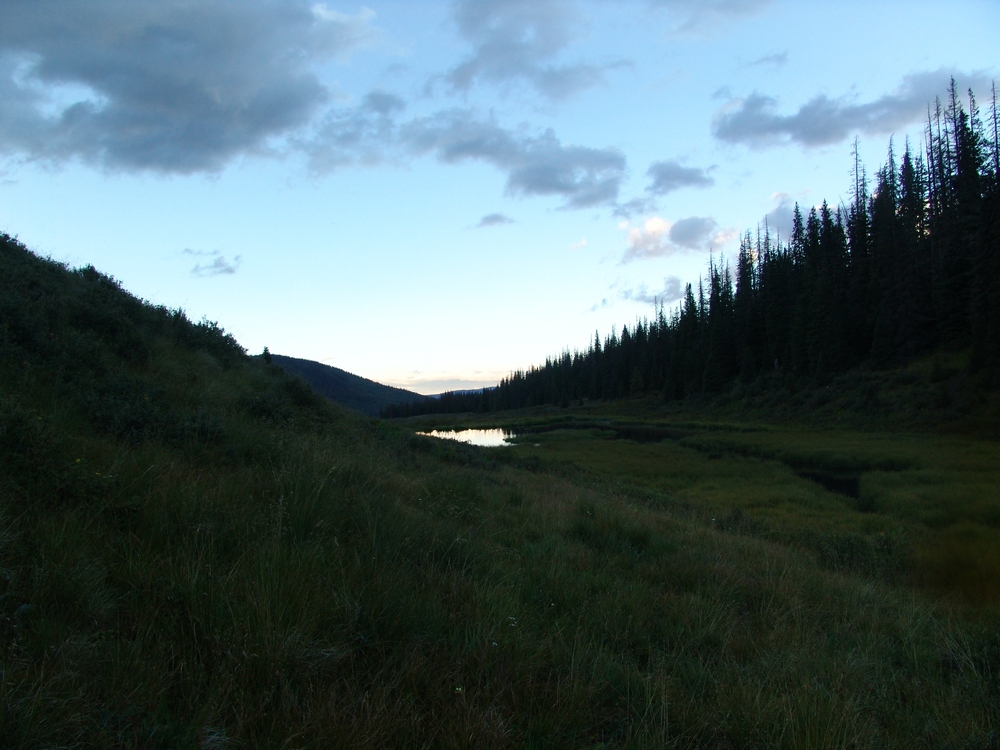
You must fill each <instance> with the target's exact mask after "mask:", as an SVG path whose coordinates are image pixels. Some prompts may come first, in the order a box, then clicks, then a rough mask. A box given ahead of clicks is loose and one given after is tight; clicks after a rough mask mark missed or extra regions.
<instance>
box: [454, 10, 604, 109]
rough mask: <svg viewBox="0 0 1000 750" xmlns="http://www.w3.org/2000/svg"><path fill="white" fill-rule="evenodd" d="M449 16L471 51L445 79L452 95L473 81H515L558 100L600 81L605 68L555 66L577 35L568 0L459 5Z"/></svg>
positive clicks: (575, 17)
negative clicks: (471, 47)
mask: <svg viewBox="0 0 1000 750" xmlns="http://www.w3.org/2000/svg"><path fill="white" fill-rule="evenodd" d="M453 14H454V20H455V24H456V25H457V27H458V30H459V33H460V34H461V35H462V36H463V37H465V39H467V40H468V41H469V42H470V43H471V44H472V45H473V47H474V51H473V53H472V55H471V56H470V57H469V58H468V59H466V60H465V61H464V62H462V63H461V64H460V65H458V66H457V67H455V68H453V69H452V70H451V71H450V72H449V73H448V75H447V80H448V83H449V84H451V86H452V88H453V89H454V90H456V91H467V90H468V89H470V88H471V87H472V86H473V84H474V83H476V82H477V81H486V82H490V83H509V82H511V81H517V80H520V81H526V82H528V83H529V84H530V85H532V86H534V87H535V88H536V89H537V90H538V91H539V92H541V93H542V94H544V95H545V96H547V97H549V98H551V99H563V98H565V97H568V96H571V95H572V94H575V93H577V92H579V91H582V90H583V89H587V88H590V87H592V86H596V85H598V84H600V83H601V82H602V81H603V80H604V70H605V69H606V67H602V66H597V65H592V64H589V63H582V62H580V63H572V64H565V63H560V62H558V58H559V56H560V55H561V53H562V52H563V51H564V50H565V49H566V47H567V46H568V45H569V44H570V43H571V42H572V41H573V40H574V39H575V38H576V37H577V36H578V35H579V34H580V33H581V30H582V29H581V24H580V19H579V16H578V13H577V10H576V5H575V3H574V2H572V0H459V1H458V2H456V3H455V5H454V10H453Z"/></svg>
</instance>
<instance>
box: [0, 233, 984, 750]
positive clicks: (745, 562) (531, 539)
mask: <svg viewBox="0 0 1000 750" xmlns="http://www.w3.org/2000/svg"><path fill="white" fill-rule="evenodd" d="M560 414H561V415H565V416H567V418H568V417H571V416H573V415H572V414H569V413H568V412H560ZM551 416H552V415H551V414H546V415H541V417H543V418H544V419H545V420H549V421H551V420H550V418H551ZM534 418H535V417H532V416H531V415H528V416H525V417H523V419H524V420H525V421H529V420H530V419H534ZM584 418H586V419H591V420H592V421H593V420H594V419H595V418H594V415H587V414H582V415H578V419H579V420H583V419H584ZM596 421H600V422H602V423H601V424H591V425H587V426H586V429H583V430H563V431H561V432H560V431H552V430H547V431H545V432H538V433H535V434H533V435H526V436H525V437H524V438H523V439H522V440H521V443H520V444H519V445H517V446H515V447H513V448H510V449H499V450H493V451H489V450H483V449H475V448H472V447H468V446H463V445H458V444H451V443H445V442H441V441H434V440H432V439H430V438H421V437H418V436H415V435H413V434H412V430H411V428H410V426H408V425H390V424H386V423H378V422H373V421H369V420H366V419H363V418H361V417H360V416H357V415H354V414H352V413H351V412H348V411H345V410H343V409H340V408H339V407H337V406H335V405H333V404H330V403H329V402H328V401H326V400H325V399H321V398H319V397H317V396H316V395H315V394H314V393H313V392H312V391H311V390H309V389H308V388H306V387H305V386H304V385H303V384H302V383H301V381H297V380H295V379H292V378H290V377H289V376H288V375H287V374H285V373H284V371H283V370H281V368H279V367H277V366H276V365H272V366H268V365H266V364H265V363H264V362H262V361H261V360H260V359H259V358H251V357H247V356H246V355H245V353H244V352H243V350H242V349H241V348H240V347H239V345H238V344H237V343H236V342H235V341H233V339H232V338H231V337H229V336H227V335H226V334H225V333H224V331H223V330H222V329H220V328H219V327H218V326H217V325H215V324H212V323H208V322H203V323H200V324H193V323H191V322H190V321H188V320H186V318H185V317H184V316H183V315H182V314H180V313H179V312H176V311H171V310H168V309H164V308H154V307H151V306H149V305H145V304H143V303H141V302H140V301H138V300H136V299H134V298H132V297H130V296H129V295H128V294H127V293H125V292H124V291H123V290H122V289H121V288H120V287H119V286H118V285H117V284H115V283H114V282H113V280H111V279H109V278H107V277H105V276H102V275H101V274H99V273H98V272H96V271H95V270H93V269H83V270H70V269H67V268H64V267H62V266H60V265H59V264H56V263H53V262H50V261H45V260H41V259H39V258H37V257H34V256H32V255H31V254H30V253H28V252H27V251H26V250H25V249H24V248H23V247H21V246H19V245H18V244H17V243H16V242H14V241H12V240H10V239H9V238H2V239H0V634H2V638H0V645H2V652H0V747H12V748H16V747H37V748H41V747H135V748H188V747H190V748H194V747H200V748H225V747H232V748H274V747H286V748H300V747H301V748H306V747H310V748H329V747H332V748H337V747H343V748H348V747H350V748H358V747H361V748H364V747H370V748H376V747H378V748H384V747H400V748H407V747H414V748H417V747H485V748H491V747H493V748H501V747H534V748H546V747H581V748H598V747H601V748H609V747H615V748H625V747H630V748H639V747H676V748H689V747H731V748H736V747H739V748H744V747H760V748H770V747H785V748H820V747H865V748H867V747H870V748H886V747H890V748H913V747H928V748H930V747H933V748H942V747H948V748H988V747H995V746H996V732H997V729H998V727H1000V685H998V682H997V675H998V674H1000V627H998V626H1000V612H998V608H997V590H996V587H995V584H996V580H997V578H996V572H997V569H998V562H997V556H996V550H997V549H998V548H1000V546H998V544H997V541H998V540H997V537H996V535H997V533H998V532H997V531H996V529H997V527H998V525H1000V502H998V500H997V496H998V493H997V492H996V487H997V476H996V466H997V465H1000V461H998V459H1000V455H998V448H997V445H996V443H995V442H989V441H982V440H979V441H977V440H972V439H969V438H958V437H951V438H940V439H939V438H937V437H935V436H933V435H926V434H925V435H902V434H901V435H880V434H875V433H860V432H841V433H831V432H829V431H828V430H823V431H818V430H815V429H810V428H808V427H807V426H800V427H799V428H798V429H797V431H791V430H790V429H789V428H788V427H787V426H786V427H783V428H780V429H775V428H768V427H766V426H764V425H749V424H733V423H728V424H727V423H718V422H715V423H707V422H697V421H692V420H690V419H688V420H686V421H679V420H675V422H674V423H672V424H671V425H668V424H666V421H667V420H665V419H664V420H661V422H660V423H659V424H658V427H659V428H660V429H662V430H665V431H667V430H670V431H671V432H670V434H669V435H667V434H666V433H664V435H663V437H665V438H666V439H665V440H663V441H661V440H659V439H657V436H655V435H654V436H650V435H646V436H643V435H640V434H638V433H632V434H631V438H632V439H626V438H628V437H629V436H628V435H625V434H617V439H613V440H612V439H610V438H612V437H615V436H614V435H609V434H607V433H609V432H615V424H614V420H613V419H612V418H611V417H609V416H607V415H604V416H601V417H600V418H599V419H597V420H596ZM548 426H551V424H549V425H548ZM563 426H564V427H565V426H566V425H563ZM575 426H576V427H581V426H583V425H579V424H578V425H575ZM619 432H621V431H620V430H619ZM640 438H641V439H643V440H648V441H649V442H639V439H640ZM808 471H813V472H814V473H815V472H817V471H825V472H827V473H831V474H837V473H850V472H854V473H855V474H856V475H857V477H858V487H859V491H858V497H857V498H854V497H849V496H847V495H844V494H842V493H839V492H831V491H830V490H828V489H826V488H825V487H824V486H823V485H822V484H821V483H820V482H818V481H817V479H816V478H815V477H813V478H809V477H807V476H803V475H802V473H803V472H808ZM869 499H870V500H871V501H872V503H873V504H872V505H871V507H868V506H865V505H863V504H860V501H862V500H866V501H867V500H869ZM949 510H950V514H949V512H946V511H949ZM970 564H971V565H972V568H969V565H970ZM970 569H971V570H972V571H973V572H972V573H971V574H969V575H967V574H966V573H965V572H964V571H966V570H970ZM963 576H964V577H963Z"/></svg>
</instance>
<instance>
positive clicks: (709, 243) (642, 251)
mask: <svg viewBox="0 0 1000 750" xmlns="http://www.w3.org/2000/svg"><path fill="white" fill-rule="evenodd" d="M619 227H620V228H621V229H622V230H624V231H625V233H626V242H627V244H628V247H627V249H626V250H625V255H624V256H623V257H622V261H621V262H622V263H628V262H629V261H632V260H639V259H645V258H659V257H664V256H668V255H675V254H677V253H682V252H686V251H691V250H710V249H712V248H714V247H717V246H718V245H722V244H725V243H727V242H731V241H732V240H733V239H735V237H736V233H735V232H734V231H732V230H729V229H725V230H722V229H719V225H718V223H717V222H716V221H715V219H712V218H709V217H705V216H691V217H689V218H686V219H680V220H679V221H676V222H669V221H666V220H665V219H661V218H660V217H658V216H654V217H653V218H651V219H647V220H646V222H645V223H644V224H643V225H642V226H638V227H633V226H630V225H629V224H628V222H622V223H621V224H620V225H619Z"/></svg>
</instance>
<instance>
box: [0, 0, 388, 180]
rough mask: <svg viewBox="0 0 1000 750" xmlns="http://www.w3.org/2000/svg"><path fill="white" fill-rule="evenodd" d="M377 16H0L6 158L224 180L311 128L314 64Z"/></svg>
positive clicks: (186, 10)
mask: <svg viewBox="0 0 1000 750" xmlns="http://www.w3.org/2000/svg"><path fill="white" fill-rule="evenodd" d="M372 17H373V14H372V12H371V11H367V10H365V11H362V12H360V13H358V14H357V15H353V16H350V15H345V14H342V13H337V12H335V11H332V10H328V9H327V8H326V7H325V6H324V5H319V4H317V5H310V4H308V3H306V2H303V1H302V0H288V2H281V3H275V2H266V0H242V2H238V3H237V2H227V1H226V0H203V1H201V2H196V3H192V2H186V1H185V0H162V1H161V2H156V3H152V2H130V1H128V0H88V1H87V2H76V1H74V0H31V1H30V2H27V1H17V0H14V1H9V2H5V3H4V4H3V6H2V8H0V151H2V152H6V153H20V154H23V155H26V156H27V157H28V158H31V159H41V160H49V161H52V162H59V161H63V160H67V159H72V158H78V159H81V160H83V161H85V162H88V163H92V164H96V165H99V166H102V167H105V168H109V169H116V170H126V171H137V170H151V171H158V172H178V173H191V172H198V171H213V170H217V169H219V168H221V167H222V166H223V165H224V164H225V163H226V162H227V161H228V160H230V159H232V158H233V157H234V156H237V155H239V154H243V153H248V152H255V151H261V150H264V149H266V148H267V147H268V144H269V142H270V140H271V139H273V138H275V137H280V136H282V135H285V134H287V133H289V132H290V131H293V130H295V129H296V128H299V127H300V126H303V125H305V124H306V123H307V122H309V120H310V119H311V118H312V117H313V116H314V115H315V114H316V112H317V111H318V109H319V108H320V107H321V106H322V105H323V104H324V103H325V102H326V101H327V100H328V98H329V92H328V91H327V89H326V88H325V87H324V86H323V85H322V84H321V83H320V81H319V79H318V78H317V76H316V74H315V73H314V72H313V70H312V68H311V66H312V65H313V64H315V63H317V62H321V61H323V60H327V59H330V58H335V57H342V56H344V55H347V54H349V53H350V52H351V51H352V50H354V49H356V48H358V47H359V46H361V45H362V44H365V43H366V42H367V41H368V40H369V39H370V38H371V36H372V34H373V30H372V26H371V21H372Z"/></svg>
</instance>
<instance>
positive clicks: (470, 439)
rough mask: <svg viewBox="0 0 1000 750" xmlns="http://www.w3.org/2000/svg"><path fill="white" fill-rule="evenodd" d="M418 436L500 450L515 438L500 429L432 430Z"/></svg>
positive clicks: (512, 434)
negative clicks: (499, 448)
mask: <svg viewBox="0 0 1000 750" xmlns="http://www.w3.org/2000/svg"><path fill="white" fill-rule="evenodd" d="M417 434H418V435H426V436H427V437H435V438H441V439H443V440H458V441H459V442H461V443H469V444H470V445H481V446H483V447H486V448H498V447H500V446H504V445H510V443H509V442H508V439H509V438H512V437H514V433H513V432H510V431H509V430H501V429H500V428H496V429H492V430H458V431H456V430H431V431H430V432H418V433H417Z"/></svg>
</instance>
